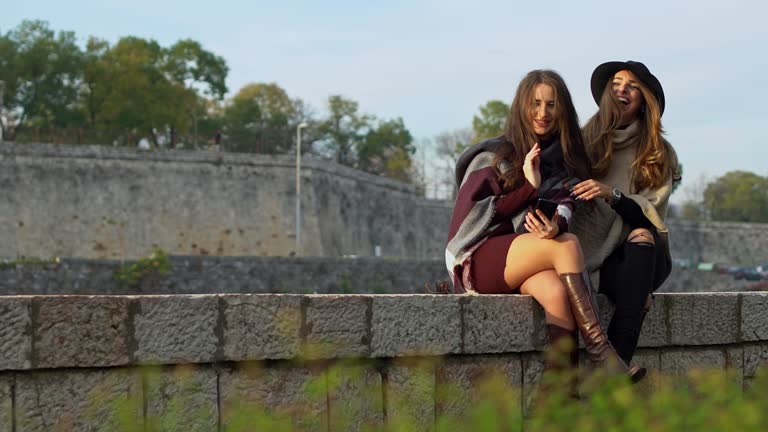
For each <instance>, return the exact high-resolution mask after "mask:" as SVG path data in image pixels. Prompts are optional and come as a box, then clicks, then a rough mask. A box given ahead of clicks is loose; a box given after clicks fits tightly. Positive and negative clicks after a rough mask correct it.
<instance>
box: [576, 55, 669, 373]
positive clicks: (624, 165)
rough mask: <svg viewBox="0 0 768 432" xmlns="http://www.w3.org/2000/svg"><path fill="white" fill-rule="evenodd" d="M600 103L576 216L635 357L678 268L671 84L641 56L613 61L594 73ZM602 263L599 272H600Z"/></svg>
mask: <svg viewBox="0 0 768 432" xmlns="http://www.w3.org/2000/svg"><path fill="white" fill-rule="evenodd" d="M591 81H592V82H591V87H592V96H593V97H594V99H595V102H597V104H598V106H599V109H598V111H597V113H596V114H595V115H594V116H593V117H592V118H591V119H589V121H588V122H587V124H586V125H585V126H584V128H583V130H582V132H583V134H584V141H585V144H586V146H587V152H588V153H589V157H590V160H591V162H592V165H593V167H592V168H593V174H594V176H595V178H594V179H590V180H586V181H583V182H581V183H579V184H577V185H576V186H574V188H573V191H572V194H573V195H574V196H575V197H576V199H577V200H583V201H589V202H591V203H592V205H585V206H582V207H581V208H580V209H579V211H578V212H576V215H575V217H574V222H573V231H572V232H573V233H574V234H576V235H577V237H578V238H579V240H580V241H581V245H582V249H583V251H584V255H585V258H586V261H587V269H588V270H590V271H592V272H594V273H593V278H595V276H597V275H598V274H599V277H597V278H596V279H597V280H596V282H598V283H597V284H596V285H599V291H600V292H601V293H604V294H605V295H606V296H607V297H608V298H609V299H610V300H611V301H612V302H614V304H615V305H616V312H615V313H614V315H613V318H612V320H611V323H610V325H609V327H608V337H609V339H610V341H611V343H612V344H613V346H614V347H615V348H616V351H617V352H618V353H619V355H620V356H621V357H622V358H623V359H624V361H626V362H627V364H629V363H630V361H631V360H632V356H633V355H634V353H635V349H636V348H637V342H638V338H639V336H640V329H641V327H642V325H643V320H644V319H645V314H646V312H647V310H648V308H649V307H650V304H651V293H652V292H653V291H655V290H656V289H657V288H659V286H661V284H662V283H663V282H664V280H665V279H666V278H667V276H669V272H670V271H671V268H672V265H671V262H672V260H671V257H670V253H669V237H668V235H669V231H668V229H667V226H666V224H665V223H664V218H665V217H666V214H667V204H668V202H669V196H670V194H671V193H672V188H673V184H674V183H675V182H677V181H680V176H679V172H678V163H677V156H676V154H675V151H674V149H673V148H672V146H671V145H670V144H669V142H667V140H666V139H664V137H663V133H664V131H663V129H662V126H661V116H662V114H663V113H664V106H665V100H664V90H663V88H662V87H661V83H660V82H659V80H658V79H657V78H656V77H655V76H654V75H653V74H652V73H651V72H650V71H649V70H648V68H647V67H646V66H645V65H644V64H642V63H640V62H635V61H627V62H620V61H614V62H608V63H603V64H601V65H600V66H598V67H597V68H596V69H595V71H594V72H593V73H592V80H591ZM598 270H599V272H598Z"/></svg>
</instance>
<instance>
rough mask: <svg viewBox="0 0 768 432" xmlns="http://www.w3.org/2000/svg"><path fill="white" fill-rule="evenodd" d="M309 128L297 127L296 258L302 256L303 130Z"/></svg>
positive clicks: (301, 124) (300, 125) (304, 125)
mask: <svg viewBox="0 0 768 432" xmlns="http://www.w3.org/2000/svg"><path fill="white" fill-rule="evenodd" d="M307 126H309V125H308V124H306V123H300V124H299V125H298V126H296V256H299V255H301V130H302V129H304V128H305V127H307Z"/></svg>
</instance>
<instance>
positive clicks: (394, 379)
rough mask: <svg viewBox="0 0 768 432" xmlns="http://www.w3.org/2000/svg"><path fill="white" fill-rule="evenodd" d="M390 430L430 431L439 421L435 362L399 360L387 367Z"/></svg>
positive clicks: (386, 393) (385, 391) (386, 385)
mask: <svg viewBox="0 0 768 432" xmlns="http://www.w3.org/2000/svg"><path fill="white" fill-rule="evenodd" d="M385 373H386V377H387V379H386V381H385V382H384V387H385V390H384V394H385V395H386V397H387V400H386V401H385V404H386V406H387V430H392V431H397V430H418V431H424V432H430V431H432V430H433V429H434V425H435V364H434V362H433V361H430V360H421V361H401V362H395V363H393V364H391V365H389V366H387V368H386V371H385Z"/></svg>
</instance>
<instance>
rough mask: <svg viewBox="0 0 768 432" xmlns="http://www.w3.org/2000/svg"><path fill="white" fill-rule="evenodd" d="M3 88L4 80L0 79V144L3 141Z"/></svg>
mask: <svg viewBox="0 0 768 432" xmlns="http://www.w3.org/2000/svg"><path fill="white" fill-rule="evenodd" d="M4 90H5V81H3V80H0V144H2V143H3V130H4V129H5V128H4V127H3V125H2V122H3V91H4Z"/></svg>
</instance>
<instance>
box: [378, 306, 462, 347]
mask: <svg viewBox="0 0 768 432" xmlns="http://www.w3.org/2000/svg"><path fill="white" fill-rule="evenodd" d="M461 298H463V297H460V296H446V295H409V296H398V295H382V296H376V297H374V298H373V315H372V316H373V317H372V324H371V329H372V333H373V336H372V341H371V351H372V355H373V356H375V357H397V356H404V355H417V354H421V355H442V354H453V353H458V352H459V351H460V350H461V324H460V319H461V317H460V309H459V299H461Z"/></svg>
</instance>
